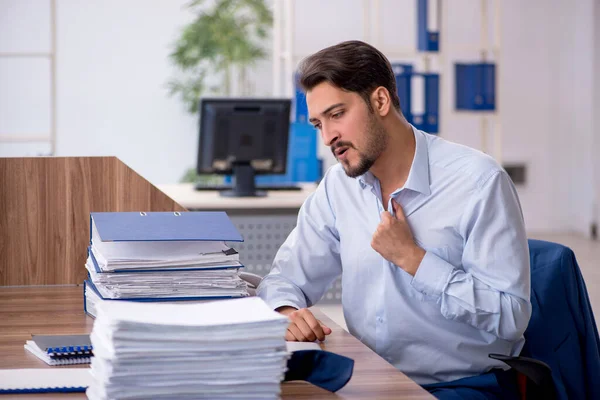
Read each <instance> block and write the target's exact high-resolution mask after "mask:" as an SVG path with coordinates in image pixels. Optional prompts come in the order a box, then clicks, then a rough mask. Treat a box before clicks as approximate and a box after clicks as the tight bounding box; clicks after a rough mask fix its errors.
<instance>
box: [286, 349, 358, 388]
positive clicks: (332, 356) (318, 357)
mask: <svg viewBox="0 0 600 400" xmlns="http://www.w3.org/2000/svg"><path fill="white" fill-rule="evenodd" d="M287 368H288V369H287V371H286V373H285V377H284V379H283V380H284V382H287V381H306V382H310V383H312V384H313V385H315V386H318V387H320V388H322V389H325V390H328V391H330V392H337V391H338V390H340V389H341V388H343V387H344V386H345V385H346V383H348V381H349V380H350V378H352V372H353V370H354V360H353V359H351V358H348V357H344V356H341V355H339V354H336V353H331V352H329V351H324V350H299V351H294V352H292V354H291V356H290V359H289V360H288V362H287Z"/></svg>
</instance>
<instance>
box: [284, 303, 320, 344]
mask: <svg viewBox="0 0 600 400" xmlns="http://www.w3.org/2000/svg"><path fill="white" fill-rule="evenodd" d="M275 311H277V312H279V313H281V314H283V315H285V316H287V317H288V318H289V319H290V321H291V322H290V325H289V326H288V329H287V332H286V333H285V340H287V341H290V342H314V341H315V340H317V339H319V340H321V341H322V340H325V336H327V335H329V334H330V333H331V329H330V328H328V327H327V326H325V325H324V324H323V323H322V322H321V321H319V320H318V319H316V318H315V316H314V315H313V314H312V313H311V312H310V310H309V309H308V308H302V309H300V310H297V309H295V308H294V307H289V306H284V307H279V308H278V309H277V310H275Z"/></svg>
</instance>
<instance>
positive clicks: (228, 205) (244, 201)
mask: <svg viewBox="0 0 600 400" xmlns="http://www.w3.org/2000/svg"><path fill="white" fill-rule="evenodd" d="M157 187H158V189H160V190H161V191H162V192H163V193H165V194H166V195H167V196H169V197H170V198H172V199H173V200H175V201H176V202H177V203H179V204H180V205H181V206H183V207H185V208H187V209H188V210H192V209H202V210H236V209H239V210H243V209H295V210H298V209H299V208H300V206H301V205H302V203H304V200H306V198H307V197H308V195H309V194H311V193H312V192H314V191H315V189H316V187H317V186H316V185H315V184H312V183H310V184H304V185H301V187H302V190H292V191H284V190H281V191H280V190H274V191H271V192H269V193H268V195H267V196H265V197H222V196H221V195H220V194H219V192H216V191H198V190H195V189H194V184H192V183H180V184H173V185H158V186H157Z"/></svg>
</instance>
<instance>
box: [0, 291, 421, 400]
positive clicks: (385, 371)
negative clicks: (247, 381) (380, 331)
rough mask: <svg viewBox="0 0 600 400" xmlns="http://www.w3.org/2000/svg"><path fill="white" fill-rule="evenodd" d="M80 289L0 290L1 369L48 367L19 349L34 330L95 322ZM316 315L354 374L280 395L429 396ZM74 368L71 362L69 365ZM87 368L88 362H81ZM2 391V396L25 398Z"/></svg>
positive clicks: (69, 330)
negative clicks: (335, 383)
mask: <svg viewBox="0 0 600 400" xmlns="http://www.w3.org/2000/svg"><path fill="white" fill-rule="evenodd" d="M82 291H83V288H82V287H73V286H66V287H65V286H62V287H31V288H0V368H3V369H6V368H61V367H49V366H48V365H46V364H45V363H44V362H43V361H41V360H39V359H38V358H37V357H35V356H34V355H32V354H30V353H29V352H28V351H26V350H25V349H24V348H23V345H24V344H25V341H26V340H27V339H30V338H31V335H32V334H82V333H89V332H91V330H92V327H93V324H94V320H93V319H92V318H90V317H88V316H87V315H85V313H84V312H83V294H82ZM314 312H315V314H316V315H317V317H318V318H319V319H321V320H322V321H323V322H324V323H325V324H326V325H328V326H329V327H331V328H332V330H333V333H332V334H331V335H330V336H328V338H327V339H326V341H325V342H323V343H322V344H321V347H323V349H325V350H328V351H332V352H335V353H338V354H342V355H345V356H348V357H350V358H353V359H354V361H355V366H354V375H353V377H352V379H351V380H350V382H349V383H348V384H347V385H346V386H345V387H344V388H343V389H342V390H340V391H338V392H337V393H336V394H332V393H329V392H327V391H325V390H323V389H320V388H317V387H316V386H313V385H311V384H308V383H306V382H286V383H283V384H282V398H283V399H308V398H310V399H311V400H313V399H321V398H324V399H328V398H332V399H333V398H341V399H430V398H432V397H431V396H430V395H429V393H427V392H426V391H425V390H424V389H422V388H421V387H420V386H419V385H417V384H416V383H415V382H413V381H411V380H410V379H409V378H408V377H406V376H405V375H404V374H402V373H401V372H399V371H398V370H396V369H395V368H394V367H393V366H392V365H390V364H388V363H387V362H386V361H385V360H384V359H383V358H381V357H379V356H378V355H377V354H375V353H374V352H373V351H371V350H370V349H369V348H368V347H366V346H365V345H363V344H362V343H361V342H360V341H358V340H357V339H356V338H354V337H353V336H352V335H350V334H349V333H347V332H346V331H344V330H343V329H342V328H340V327H339V326H338V325H336V324H335V323H334V322H333V321H331V320H330V319H329V318H327V317H326V316H325V315H324V314H322V313H321V312H320V311H319V310H314ZM70 367H75V366H70ZM79 367H81V368H86V367H87V365H82V366H79ZM25 396H27V398H28V399H29V398H43V399H54V398H55V399H58V398H81V399H83V398H85V395H84V394H83V393H71V394H63V393H60V394H39V395H25ZM25 396H23V395H11V396H7V395H3V396H0V397H1V400H4V399H10V398H14V399H24V398H25Z"/></svg>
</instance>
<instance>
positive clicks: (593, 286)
mask: <svg viewBox="0 0 600 400" xmlns="http://www.w3.org/2000/svg"><path fill="white" fill-rule="evenodd" d="M530 237H531V238H533V239H541V240H548V241H551V242H556V243H560V244H564V245H565V246H568V247H570V248H571V249H572V250H573V251H574V252H575V256H576V257H577V261H578V263H579V267H580V268H581V272H582V274H583V278H584V280H585V283H586V285H587V289H588V293H589V296H590V301H591V303H592V309H593V311H594V315H595V317H596V321H597V322H596V324H597V325H598V324H600V268H599V266H598V264H599V261H600V241H593V240H589V239H586V238H584V237H581V236H576V235H560V234H555V235H548V234H544V235H536V234H531V235H530ZM318 308H320V309H321V310H322V311H323V312H324V313H325V314H327V316H328V317H329V318H331V319H332V320H333V321H334V322H336V323H337V324H338V325H340V326H342V327H343V328H344V329H346V323H345V322H344V315H343V312H342V306H341V305H323V306H318Z"/></svg>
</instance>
